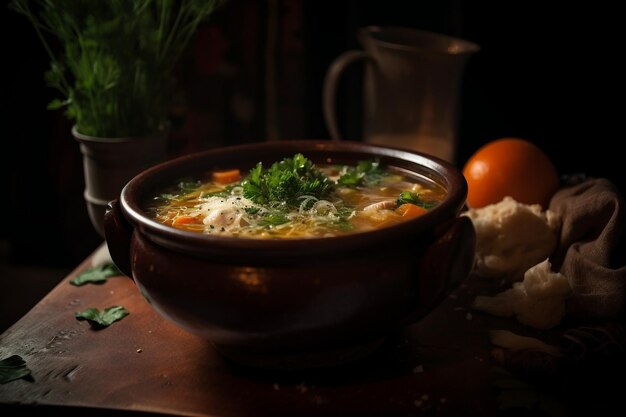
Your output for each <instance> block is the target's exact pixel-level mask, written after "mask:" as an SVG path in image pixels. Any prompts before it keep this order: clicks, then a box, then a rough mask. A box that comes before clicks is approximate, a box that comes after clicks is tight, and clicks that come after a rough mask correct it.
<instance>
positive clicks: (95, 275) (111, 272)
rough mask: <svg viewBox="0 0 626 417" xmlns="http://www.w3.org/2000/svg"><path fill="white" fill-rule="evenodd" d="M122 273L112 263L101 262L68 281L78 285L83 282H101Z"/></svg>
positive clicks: (83, 283)
mask: <svg viewBox="0 0 626 417" xmlns="http://www.w3.org/2000/svg"><path fill="white" fill-rule="evenodd" d="M118 275H122V272H121V271H120V270H119V269H117V267H116V266H115V265H114V264H112V263H108V264H103V265H100V266H96V267H93V268H87V269H85V270H84V271H83V272H81V273H80V274H78V276H77V277H76V278H74V279H73V280H71V281H70V284H72V285H76V286H77V287H80V286H81V285H85V284H103V283H105V282H106V280H107V278H109V277H115V276H118Z"/></svg>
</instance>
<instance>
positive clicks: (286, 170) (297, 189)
mask: <svg viewBox="0 0 626 417" xmlns="http://www.w3.org/2000/svg"><path fill="white" fill-rule="evenodd" d="M242 185H243V195H244V197H246V198H249V199H250V200H252V201H254V202H255V203H257V204H265V205H267V204H272V203H277V202H287V204H288V205H289V206H291V207H297V206H298V205H299V201H298V197H300V196H305V195H311V196H314V197H316V198H318V199H321V198H324V197H325V196H327V195H328V194H329V193H330V191H331V190H332V188H333V184H332V182H331V181H330V180H329V179H328V177H327V176H326V175H325V174H324V173H323V172H322V171H320V170H319V169H317V168H316V167H315V165H314V164H313V162H311V161H310V160H309V159H307V158H306V157H304V155H302V154H296V155H294V157H293V158H285V159H283V160H282V161H280V162H275V163H273V164H272V166H271V167H270V168H269V169H267V170H265V171H264V170H263V164H262V163H261V162H259V163H258V164H257V165H256V166H255V167H254V168H252V169H251V170H250V174H249V175H248V178H247V179H246V180H245V181H244V182H243V184H242Z"/></svg>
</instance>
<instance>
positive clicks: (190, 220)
mask: <svg viewBox="0 0 626 417" xmlns="http://www.w3.org/2000/svg"><path fill="white" fill-rule="evenodd" d="M183 224H200V220H198V219H197V218H195V217H191V216H180V217H176V218H175V219H174V221H173V222H172V226H182V225H183Z"/></svg>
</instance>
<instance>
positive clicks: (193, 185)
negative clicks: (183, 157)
mask: <svg viewBox="0 0 626 417" xmlns="http://www.w3.org/2000/svg"><path fill="white" fill-rule="evenodd" d="M198 187H200V181H198V180H194V179H191V178H183V179H181V180H180V181H179V182H178V189H179V190H180V192H181V193H182V194H188V193H191V192H194V191H196V190H197V189H198Z"/></svg>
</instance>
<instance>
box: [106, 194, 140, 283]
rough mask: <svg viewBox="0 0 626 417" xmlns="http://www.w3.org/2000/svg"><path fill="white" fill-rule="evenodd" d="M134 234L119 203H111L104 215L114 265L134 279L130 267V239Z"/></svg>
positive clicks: (108, 244) (115, 201) (114, 201)
mask: <svg viewBox="0 0 626 417" xmlns="http://www.w3.org/2000/svg"><path fill="white" fill-rule="evenodd" d="M132 234H133V226H131V224H130V223H129V222H128V221H127V220H126V219H125V218H124V216H123V215H122V211H121V210H120V204H119V201H118V200H113V201H111V202H109V204H108V205H107V209H106V211H105V213H104V235H105V237H106V241H107V246H108V247H109V253H110V254H111V259H113V263H115V266H117V268H118V269H119V270H120V271H122V272H123V273H124V274H125V275H126V276H128V277H132V269H131V267H130V238H131V236H132Z"/></svg>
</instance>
